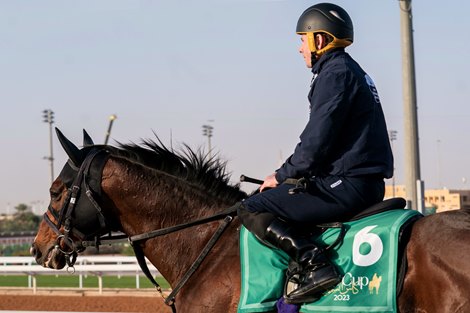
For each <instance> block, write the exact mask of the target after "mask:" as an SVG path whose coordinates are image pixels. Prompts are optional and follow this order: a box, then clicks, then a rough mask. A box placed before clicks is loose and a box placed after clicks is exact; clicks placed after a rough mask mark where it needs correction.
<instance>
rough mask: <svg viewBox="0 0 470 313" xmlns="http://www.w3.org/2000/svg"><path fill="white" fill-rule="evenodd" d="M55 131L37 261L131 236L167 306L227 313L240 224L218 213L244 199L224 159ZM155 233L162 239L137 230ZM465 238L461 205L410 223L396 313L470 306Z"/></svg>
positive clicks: (236, 281) (236, 285) (445, 312)
mask: <svg viewBox="0 0 470 313" xmlns="http://www.w3.org/2000/svg"><path fill="white" fill-rule="evenodd" d="M56 132H57V135H58V138H59V141H60V143H61V144H62V147H63V148H64V149H65V151H66V152H67V155H68V156H69V160H68V162H67V163H66V164H65V165H64V167H63V169H62V171H61V173H60V174H59V176H58V177H57V178H56V179H55V181H54V182H53V183H52V185H51V187H50V203H49V207H48V209H47V210H46V212H45V213H44V220H43V221H42V222H41V224H40V226H39V229H38V233H37V236H36V238H35V239H34V242H33V244H32V246H31V254H32V255H33V256H34V257H35V259H36V261H37V263H38V264H41V265H42V266H44V267H48V268H52V269H61V268H63V267H65V266H66V265H67V266H69V267H72V268H73V264H74V262H75V259H76V257H77V254H78V253H80V252H81V251H83V250H84V249H85V248H86V247H85V246H84V245H83V244H81V243H82V242H90V241H91V242H93V240H94V241H95V242H96V243H97V244H98V243H99V240H100V238H103V237H102V236H103V235H105V234H107V233H109V232H110V231H119V232H122V233H124V234H125V235H126V236H127V237H129V238H130V239H131V238H137V239H139V240H135V242H133V246H134V249H135V251H136V253H137V252H138V251H141V253H142V254H143V255H145V257H147V258H148V260H149V261H150V262H151V263H152V264H153V265H154V266H155V267H156V268H157V269H158V270H159V271H160V273H161V274H162V276H163V277H164V278H165V279H166V280H167V281H168V282H169V284H170V285H171V287H172V288H173V289H174V290H175V289H177V292H178V293H177V295H175V296H173V298H171V299H168V298H167V300H169V301H166V303H167V304H169V305H171V306H172V309H173V312H175V310H176V308H177V309H178V312H180V313H181V312H183V313H185V312H186V313H188V312H191V313H199V312H201V313H202V312H204V313H221V312H229V313H235V312H236V311H237V304H238V300H239V295H240V284H241V282H240V280H241V278H240V277H241V275H240V258H239V243H238V239H239V229H240V222H239V220H238V218H237V217H236V214H233V210H231V212H228V213H225V211H224V209H225V208H230V207H233V206H234V204H235V203H237V202H239V201H241V200H242V199H244V198H246V197H247V196H248V195H247V194H246V193H245V192H243V191H241V190H240V188H239V186H238V185H231V184H230V183H229V178H230V177H229V174H227V171H226V163H225V162H222V161H219V160H218V159H217V158H213V157H212V158H209V157H207V156H206V155H204V154H203V153H202V152H200V151H196V152H195V151H194V150H192V149H190V148H189V147H188V146H185V147H184V149H182V150H181V151H179V152H174V151H173V150H172V149H168V148H166V147H165V146H164V145H163V144H162V143H161V141H160V140H159V139H158V137H157V140H149V139H147V140H143V142H142V143H141V144H140V145H139V144H119V146H118V147H114V146H108V145H95V144H94V143H93V141H92V140H91V138H90V136H89V135H88V134H87V133H86V132H85V131H84V143H83V147H82V148H81V149H79V148H78V147H77V146H75V145H74V144H73V143H72V142H70V141H69V140H68V139H67V138H66V137H65V136H64V135H63V134H62V133H61V132H60V131H59V130H58V129H56ZM227 217H229V218H227ZM221 220H223V221H224V222H225V223H224V222H222V221H221ZM194 221H196V222H194ZM222 224H223V225H224V226H223V228H221V226H220V225H222ZM178 225H183V226H181V227H178ZM174 227H176V229H175V228H174ZM159 230H160V231H159ZM167 230H168V231H167ZM173 230H175V231H173ZM155 232H157V233H158V235H161V236H159V237H153V236H150V235H146V234H155ZM214 233H217V234H218V235H217V237H216V239H215V240H214V235H213V234H214ZM90 239H91V240H90ZM87 240H88V241H87ZM210 241H212V245H211V246H210V247H209V248H208V247H207V243H208V242H210ZM469 242H470V212H469V211H468V210H456V211H449V212H444V213H438V214H434V215H430V216H426V217H423V218H421V219H420V220H418V221H417V222H415V223H414V224H413V226H412V229H411V231H410V233H409V241H408V244H407V248H406V258H407V265H408V266H407V272H406V276H405V278H404V282H403V288H402V290H401V293H400V294H399V296H398V297H397V303H398V309H399V311H400V312H402V313H411V312H428V313H431V312H439V313H451V312H452V313H456V312H460V313H463V312H470V294H469V293H468V290H470V262H468V257H469V256H470V245H469ZM203 250H204V251H203ZM201 251H203V252H201ZM201 255H203V257H202V258H201ZM144 263H145V262H144ZM195 264H196V266H194V265H195ZM188 270H189V272H190V275H188ZM182 281H183V284H181V283H180V282H182Z"/></svg>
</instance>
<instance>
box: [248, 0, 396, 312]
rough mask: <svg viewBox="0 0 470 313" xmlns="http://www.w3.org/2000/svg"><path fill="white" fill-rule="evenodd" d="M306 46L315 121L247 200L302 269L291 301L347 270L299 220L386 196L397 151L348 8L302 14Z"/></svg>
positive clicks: (253, 224)
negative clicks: (355, 46) (359, 57)
mask: <svg viewBox="0 0 470 313" xmlns="http://www.w3.org/2000/svg"><path fill="white" fill-rule="evenodd" d="M297 34H299V35H300V36H301V41H302V43H301V46H300V49H299V52H300V53H301V54H302V56H303V58H304V60H305V63H306V65H307V67H308V68H311V69H312V72H313V78H312V82H311V89H310V93H309V94H308V99H309V101H310V115H309V121H308V123H307V125H306V126H305V129H304V131H303V132H302V133H301V135H300V142H299V143H298V144H297V146H296V148H295V150H294V152H293V154H292V155H291V156H290V157H289V158H288V159H287V160H286V161H285V162H284V164H283V165H282V166H281V167H280V168H279V169H277V170H276V171H275V172H274V173H273V174H271V175H270V176H268V177H267V178H266V179H265V180H264V183H263V184H262V185H261V187H260V191H261V193H258V194H256V195H254V196H252V197H250V198H248V199H246V200H245V201H243V202H242V204H241V206H240V208H239V217H240V219H241V221H242V223H243V224H244V226H245V227H246V228H247V229H248V230H249V231H250V232H252V233H253V234H254V235H255V236H256V237H257V238H258V239H259V240H261V241H262V242H264V243H265V244H268V245H270V246H275V247H276V248H279V249H281V250H283V251H284V252H286V253H287V254H288V255H289V256H290V258H291V259H292V260H293V261H294V262H296V263H297V264H298V265H297V270H298V269H299V268H300V270H298V271H297V272H294V273H293V272H290V273H289V271H288V273H287V280H286V289H285V291H284V301H285V302H287V303H292V304H299V303H305V302H312V301H315V300H317V299H318V298H319V297H320V296H321V294H322V293H323V292H324V291H326V290H328V289H330V288H332V287H333V286H335V285H336V284H337V283H338V282H339V281H340V280H341V275H340V273H339V272H338V270H337V269H336V268H335V266H334V265H333V264H332V263H331V262H330V261H329V259H328V258H327V256H326V255H325V253H324V251H323V250H322V248H321V247H319V246H318V245H317V244H315V242H314V241H312V240H311V239H310V237H306V236H303V235H302V234H299V232H298V231H297V230H298V229H299V227H298V226H299V225H305V224H306V223H308V224H309V225H316V224H321V223H326V222H333V221H341V220H345V219H347V218H349V217H351V216H353V215H355V214H357V213H358V212H359V211H361V210H363V209H365V208H367V207H368V206H371V205H373V204H375V203H377V202H380V201H382V199H383V196H384V188H385V187H384V186H385V184H384V178H390V177H392V174H393V156H392V151H391V148H390V143H389V139H388V133H387V126H386V123H385V118H384V114H383V111H382V107H381V103H380V99H379V95H378V93H377V89H376V88H375V85H374V82H373V81H372V79H371V78H370V77H369V76H368V75H367V74H366V72H364V70H363V69H362V68H361V67H360V66H359V64H358V63H356V61H354V60H353V59H352V57H351V56H350V55H349V54H348V53H346V52H345V47H347V46H349V45H350V44H351V43H352V42H353V24H352V21H351V18H350V17H349V15H348V13H347V12H346V11H345V10H344V9H342V8H341V7H339V6H337V5H334V4H330V3H320V4H316V5H313V6H311V7H309V8H308V9H307V10H305V12H303V13H302V15H301V16H300V18H299V20H298V23H297Z"/></svg>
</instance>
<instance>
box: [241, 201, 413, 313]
mask: <svg viewBox="0 0 470 313" xmlns="http://www.w3.org/2000/svg"><path fill="white" fill-rule="evenodd" d="M419 214H420V213H419V212H417V211H413V210H401V209H399V210H390V211H386V212H383V213H380V214H376V215H372V216H368V217H365V218H363V219H361V220H357V221H353V222H347V223H344V225H345V227H346V230H347V231H346V235H345V237H344V241H343V243H342V244H340V245H339V246H337V247H335V248H334V249H333V250H332V251H329V252H328V257H329V258H330V259H331V261H332V262H333V263H334V264H335V265H336V266H337V267H338V268H339V269H340V272H341V273H342V274H343V279H342V281H341V283H339V284H338V285H337V286H336V287H335V288H334V289H332V290H330V291H329V292H327V293H326V294H325V295H324V296H323V297H322V298H321V299H320V300H318V301H316V302H315V303H309V304H304V305H302V307H301V310H300V311H301V312H305V313H314V312H381V313H385V312H387V313H393V312H396V311H397V310H396V282H397V255H398V236H399V233H400V227H401V226H402V225H403V224H404V223H405V222H406V221H407V220H408V219H410V218H412V217H413V216H415V215H419ZM338 235H339V229H333V228H331V229H328V230H327V231H325V232H324V233H323V234H322V235H321V236H320V237H318V238H317V239H316V242H317V243H318V244H319V245H321V246H327V245H329V244H331V243H333V242H334V241H335V239H336V238H337V236H338ZM240 258H241V275H242V277H241V278H242V286H241V293H240V301H239V305H238V313H248V312H267V311H272V310H274V309H275V303H276V301H277V300H278V299H279V298H280V297H281V296H282V293H283V288H284V282H285V270H286V269H287V266H288V262H289V257H288V256H287V254H285V253H284V252H283V251H281V250H279V249H271V248H269V247H267V246H265V245H263V244H261V243H260V242H259V241H258V240H257V239H256V238H255V237H254V236H253V235H252V234H251V233H250V232H249V231H248V230H246V228H244V227H242V228H241V231H240Z"/></svg>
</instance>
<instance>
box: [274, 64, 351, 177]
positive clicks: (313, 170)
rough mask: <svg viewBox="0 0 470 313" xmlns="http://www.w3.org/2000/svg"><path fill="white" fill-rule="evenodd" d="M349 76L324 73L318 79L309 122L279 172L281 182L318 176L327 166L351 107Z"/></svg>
mask: <svg viewBox="0 0 470 313" xmlns="http://www.w3.org/2000/svg"><path fill="white" fill-rule="evenodd" d="M349 74H350V73H347V72H346V73H345V72H343V73H324V75H319V76H318V77H317V79H316V80H315V84H314V85H313V86H312V94H311V98H310V117H309V121H308V123H307V125H306V126H305V129H304V130H303V132H302V134H301V135H300V142H299V143H298V144H297V146H296V148H295V150H294V153H293V154H292V155H291V156H290V157H289V158H288V159H287V160H286V161H285V162H284V164H283V165H282V166H281V167H280V168H279V169H278V170H277V171H276V179H277V181H278V182H279V183H282V182H283V181H284V180H285V179H287V178H301V177H309V176H312V175H317V174H318V173H319V172H321V169H322V165H328V163H327V162H328V161H329V160H328V159H327V158H328V154H329V152H330V148H331V147H332V146H334V142H335V141H336V139H337V136H338V134H339V132H340V129H341V127H342V125H343V123H344V121H345V119H346V117H347V115H348V111H349V108H350V107H351V96H352V95H351V94H352V90H351V87H350V86H351V84H350V81H351V77H350V75H349ZM330 161H331V160H330Z"/></svg>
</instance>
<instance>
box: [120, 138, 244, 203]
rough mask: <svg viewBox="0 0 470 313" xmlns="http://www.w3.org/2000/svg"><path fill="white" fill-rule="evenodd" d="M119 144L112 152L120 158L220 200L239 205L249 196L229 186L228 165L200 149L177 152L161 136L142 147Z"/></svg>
mask: <svg viewBox="0 0 470 313" xmlns="http://www.w3.org/2000/svg"><path fill="white" fill-rule="evenodd" d="M118 145H119V148H117V149H116V151H114V149H113V150H112V151H113V152H114V153H115V154H117V155H118V156H121V157H124V158H127V159H129V160H130V161H132V162H136V163H140V164H142V165H145V166H147V167H150V168H152V169H155V170H158V171H162V172H165V173H167V174H170V175H173V176H176V177H179V178H181V179H182V180H183V181H186V182H188V183H191V184H193V185H196V186H198V187H200V188H202V189H204V190H205V191H206V192H207V193H208V194H210V195H211V196H214V197H217V198H219V199H221V200H227V201H231V202H237V201H240V200H241V199H243V198H245V197H246V196H247V195H246V193H245V192H243V191H241V190H240V186H239V184H235V185H231V184H230V183H229V180H230V173H228V172H227V169H226V165H227V163H226V162H225V161H222V160H220V159H219V158H218V157H209V156H208V155H207V154H205V153H204V152H203V151H202V150H201V149H198V150H196V151H195V150H193V149H191V148H190V147H189V146H188V145H187V144H183V148H182V149H179V150H178V151H176V152H175V151H173V149H171V150H170V149H169V148H167V147H166V146H165V145H164V144H163V143H162V142H161V140H160V139H159V138H158V137H157V140H156V141H154V140H151V139H142V143H141V144H136V143H130V144H123V143H119V142H118Z"/></svg>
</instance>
